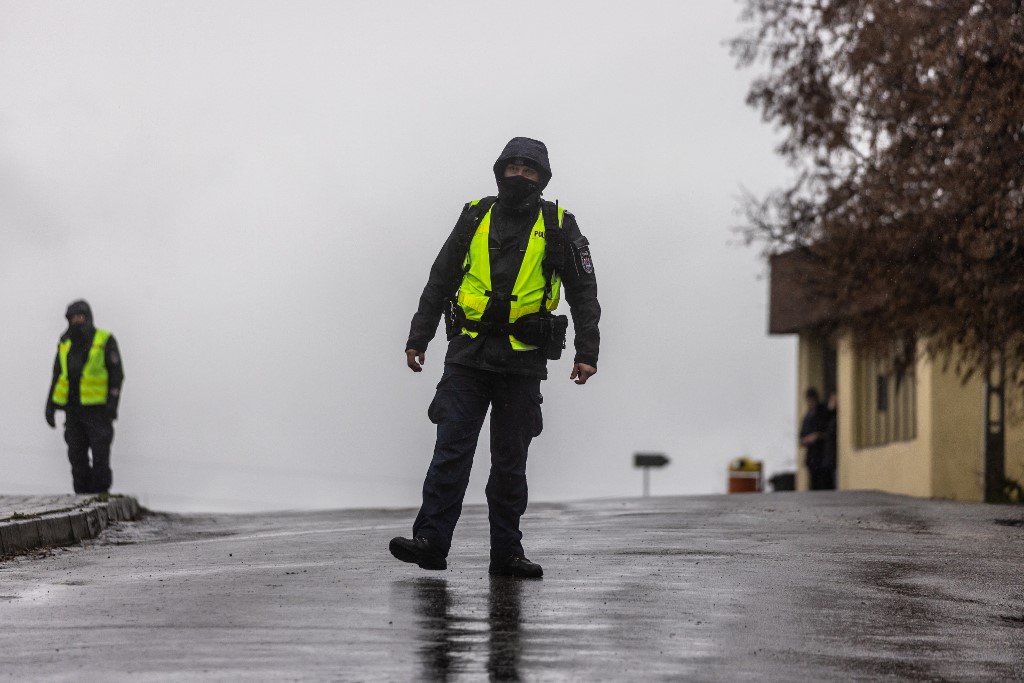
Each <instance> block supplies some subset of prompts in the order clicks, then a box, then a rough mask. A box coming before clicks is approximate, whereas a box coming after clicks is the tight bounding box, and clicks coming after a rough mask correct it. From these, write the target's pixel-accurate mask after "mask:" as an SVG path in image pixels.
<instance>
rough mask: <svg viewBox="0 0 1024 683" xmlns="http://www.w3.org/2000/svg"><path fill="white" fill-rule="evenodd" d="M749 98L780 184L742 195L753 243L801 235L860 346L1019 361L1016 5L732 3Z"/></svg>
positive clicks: (771, 246) (1023, 132) (1020, 76)
mask: <svg viewBox="0 0 1024 683" xmlns="http://www.w3.org/2000/svg"><path fill="white" fill-rule="evenodd" d="M744 2H745V10H744V19H745V20H746V21H747V22H748V23H749V24H750V25H751V28H750V30H749V31H748V32H747V33H746V34H745V35H742V36H740V37H738V38H736V39H734V40H733V41H732V44H731V47H732V49H733V53H734V55H735V56H736V57H737V59H738V60H739V63H740V64H741V65H743V66H752V65H761V67H762V68H763V71H762V72H761V73H760V75H759V76H758V77H757V78H756V80H755V81H754V82H753V85H752V86H751V89H750V92H749V95H748V103H749V104H750V105H752V106H754V107H757V108H759V109H760V110H761V111H762V113H763V116H764V118H765V120H767V121H769V122H773V123H775V124H777V125H778V126H779V127H780V128H781V129H782V130H783V132H784V139H783V142H782V143H781V145H780V147H779V152H780V153H781V154H782V155H784V156H785V157H786V158H787V159H788V160H789V161H790V162H791V163H792V164H793V166H794V167H795V169H796V174H795V179H794V180H793V182H792V183H791V184H790V185H788V186H786V187H783V188H781V189H778V190H777V191H775V192H773V193H771V194H769V195H768V196H767V197H763V198H753V197H750V198H748V206H747V216H748V225H747V227H746V231H747V237H748V239H749V240H751V241H762V242H763V243H764V244H765V245H766V247H767V250H768V251H769V252H777V251H784V250H787V249H791V248H794V247H800V246H802V247H808V251H809V253H811V254H813V257H814V262H815V263H816V266H817V267H816V268H815V275H814V276H813V278H812V284H813V287H814V290H815V292H816V294H817V296H819V297H821V298H822V299H823V300H826V301H827V302H828V303H829V305H830V306H831V307H832V308H833V310H835V311H837V312H840V313H841V316H842V318H843V319H844V320H846V321H848V322H849V323H850V324H851V325H852V326H853V327H854V328H855V329H857V331H858V340H859V341H860V342H861V343H863V344H865V345H867V346H873V347H876V348H882V347H884V346H885V345H888V344H891V343H893V342H894V341H895V340H906V339H913V338H920V339H925V340H927V341H928V344H929V348H930V350H931V351H932V352H946V351H956V353H957V356H958V357H959V358H960V364H961V365H960V367H961V370H966V371H971V370H978V369H985V368H987V367H988V366H989V365H990V363H992V361H993V359H995V358H998V355H999V354H1000V353H1001V352H1002V351H1004V350H1005V353H1006V358H1007V360H1008V362H1009V366H1010V368H1011V369H1014V370H1015V373H1014V374H1017V375H1018V376H1020V375H1021V374H1022V373H1021V369H1022V368H1024V335H1022V332H1024V15H1022V9H1021V1H1020V0H1017V1H1011V0H1002V1H992V2H986V1H983V0H820V1H817V2H816V1H814V0H806V1H802V2H801V1H798V0H744Z"/></svg>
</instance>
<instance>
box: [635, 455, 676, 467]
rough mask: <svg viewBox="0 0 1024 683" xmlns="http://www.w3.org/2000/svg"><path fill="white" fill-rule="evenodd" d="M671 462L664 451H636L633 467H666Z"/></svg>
mask: <svg viewBox="0 0 1024 683" xmlns="http://www.w3.org/2000/svg"><path fill="white" fill-rule="evenodd" d="M668 462H669V460H668V458H667V457H665V455H664V454H662V453H634V454H633V467H664V466H665V465H667V464H668Z"/></svg>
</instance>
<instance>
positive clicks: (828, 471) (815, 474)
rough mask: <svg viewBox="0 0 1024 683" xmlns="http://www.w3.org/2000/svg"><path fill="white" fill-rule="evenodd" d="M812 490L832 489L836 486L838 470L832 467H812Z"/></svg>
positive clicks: (809, 469) (809, 470)
mask: <svg viewBox="0 0 1024 683" xmlns="http://www.w3.org/2000/svg"><path fill="white" fill-rule="evenodd" d="M808 472H810V474H811V490H812V491H831V490H833V489H835V487H836V471H835V469H833V468H831V467H810V468H808Z"/></svg>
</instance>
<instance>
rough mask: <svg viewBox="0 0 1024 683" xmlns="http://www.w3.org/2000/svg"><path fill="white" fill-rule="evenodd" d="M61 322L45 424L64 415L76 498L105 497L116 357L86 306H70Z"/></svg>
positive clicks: (118, 370)
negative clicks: (63, 326)
mask: <svg viewBox="0 0 1024 683" xmlns="http://www.w3.org/2000/svg"><path fill="white" fill-rule="evenodd" d="M65 317H66V318H67V321H68V329H67V331H65V332H64V334H63V335H62V336H61V338H60V342H58V344H57V357H56V359H55V360H54V361H53V381H52V382H51V383H50V393H49V396H48V398H47V401H46V424H48V425H50V427H56V426H57V424H56V422H55V420H54V415H55V413H56V411H58V410H63V411H64V415H65V418H64V440H65V441H66V442H67V444H68V460H70V461H71V478H72V483H73V485H74V488H75V493H106V492H107V491H109V490H110V484H111V481H112V475H111V472H110V444H111V442H112V441H113V440H114V420H116V419H117V404H118V402H119V400H120V398H121V383H122V381H124V370H123V368H122V365H121V354H120V352H119V351H118V349H117V341H116V340H115V339H114V336H113V335H112V334H110V332H107V331H106V330H98V329H96V328H95V327H94V326H93V322H92V309H91V308H90V307H89V304H88V303H86V302H85V301H82V300H79V301H75V302H72V303H71V304H70V305H69V306H68V310H67V313H66V314H65ZM90 449H91V450H92V462H91V463H90V460H89V451H90Z"/></svg>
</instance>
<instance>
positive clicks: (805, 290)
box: [768, 247, 838, 334]
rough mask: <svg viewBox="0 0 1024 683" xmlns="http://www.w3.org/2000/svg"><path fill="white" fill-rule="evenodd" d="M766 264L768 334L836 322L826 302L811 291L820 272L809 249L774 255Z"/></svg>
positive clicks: (786, 332) (803, 248) (797, 330)
mask: <svg viewBox="0 0 1024 683" xmlns="http://www.w3.org/2000/svg"><path fill="white" fill-rule="evenodd" d="M768 265H769V269H770V275H769V292H770V293H769V299H768V333H769V334H795V333H797V332H800V331H801V330H806V329H810V328H814V327H820V326H822V325H827V324H830V323H834V322H836V320H837V318H838V316H837V315H836V313H835V312H834V311H833V310H832V308H831V306H830V305H829V303H828V302H827V301H824V300H822V299H821V298H820V297H818V296H816V295H815V293H814V286H813V283H814V279H815V276H820V271H818V270H817V266H816V264H815V263H814V259H813V256H812V255H811V251H810V250H809V249H807V248H806V247H802V248H799V249H794V250H792V251H787V252H784V253H781V254H773V255H772V256H771V257H770V258H769V261H768Z"/></svg>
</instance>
